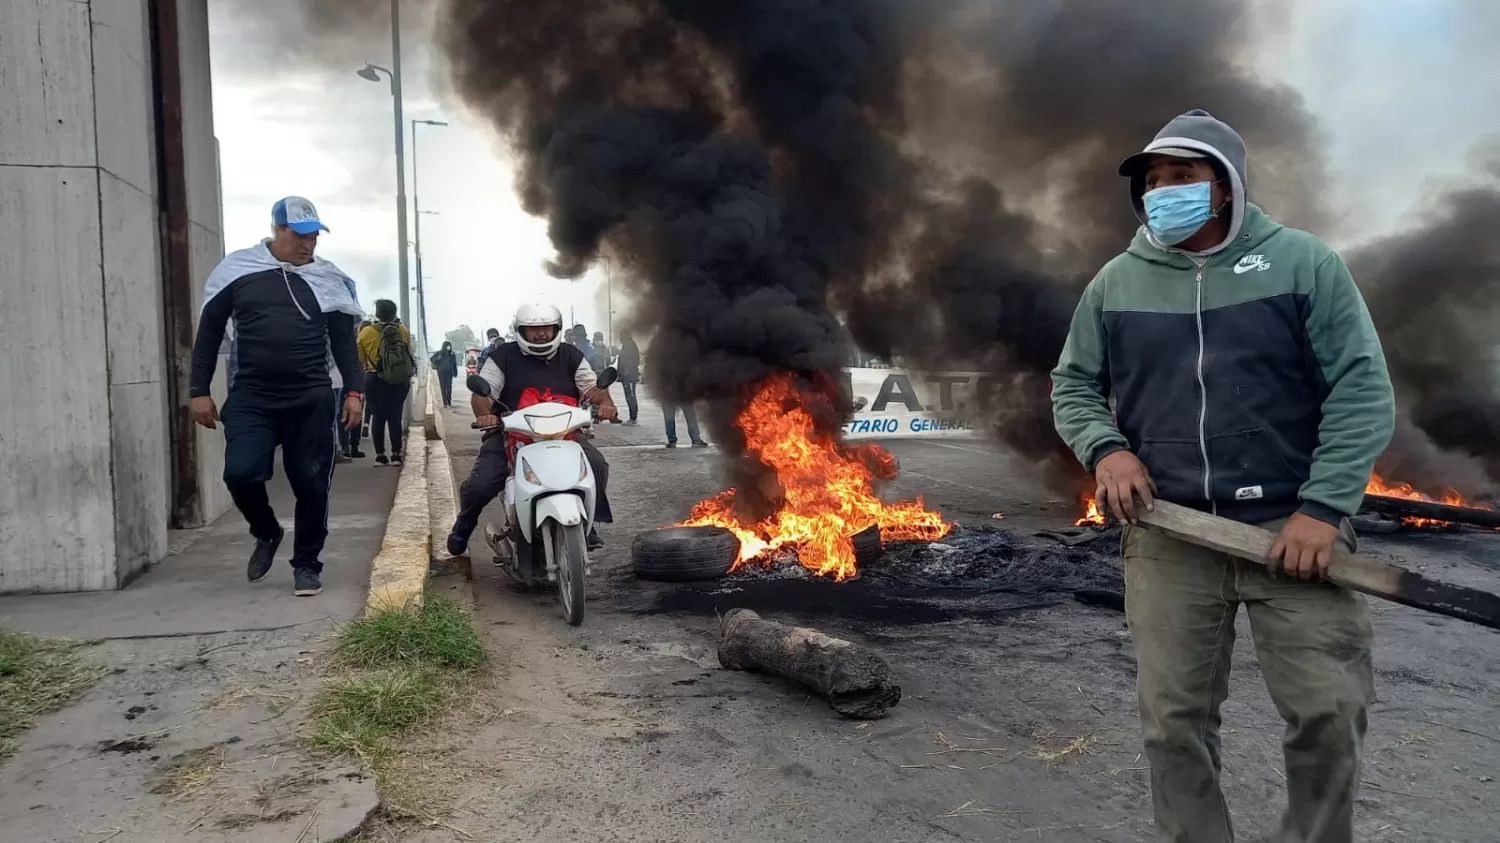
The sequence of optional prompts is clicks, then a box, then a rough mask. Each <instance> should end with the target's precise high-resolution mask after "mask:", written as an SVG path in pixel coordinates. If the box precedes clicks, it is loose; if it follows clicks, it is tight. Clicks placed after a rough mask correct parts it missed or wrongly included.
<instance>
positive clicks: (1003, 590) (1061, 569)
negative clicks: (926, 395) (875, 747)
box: [620, 525, 1124, 625]
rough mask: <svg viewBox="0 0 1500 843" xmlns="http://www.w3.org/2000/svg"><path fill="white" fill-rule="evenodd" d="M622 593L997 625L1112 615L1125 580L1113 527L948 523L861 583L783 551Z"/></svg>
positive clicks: (895, 620)
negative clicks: (1018, 619) (1096, 612)
mask: <svg viewBox="0 0 1500 843" xmlns="http://www.w3.org/2000/svg"><path fill="white" fill-rule="evenodd" d="M620 587H621V590H622V597H623V602H624V603H625V606H626V608H627V609H629V610H631V611H637V612H641V613H648V612H649V613H657V612H668V613H684V614H702V615H713V614H716V613H722V612H724V611H726V610H728V609H734V608H747V609H753V610H757V611H762V612H772V613H776V614H783V615H788V616H791V617H796V618H802V619H817V618H827V617H830V616H836V617H838V618H840V619H841V620H844V621H849V622H851V623H856V624H858V623H861V622H863V623H873V624H879V625H892V624H925V623H940V622H943V621H948V620H957V619H961V618H972V619H986V618H995V619H998V618H1001V617H1004V616H1007V615H1010V614H1013V613H1015V612H1017V611H1022V610H1026V609H1040V608H1046V607H1049V606H1055V605H1057V604H1059V603H1064V602H1071V601H1074V600H1081V601H1083V602H1087V603H1092V604H1097V605H1104V606H1107V607H1110V608H1116V609H1118V608H1120V607H1121V606H1122V605H1123V598H1122V597H1120V595H1121V593H1122V592H1123V591H1124V579H1123V573H1122V568H1121V565H1120V530H1119V529H1118V528H1116V527H1082V528H1075V529H1072V530H1067V531H1056V532H1047V533H1044V534H1039V535H1025V534H1022V533H1018V532H1016V531H1014V530H1008V529H1004V528H999V527H990V526H979V527H966V526H963V525H955V526H954V528H953V530H952V532H951V533H949V534H948V535H947V536H945V537H944V538H943V539H942V540H941V541H935V542H927V541H893V542H886V544H885V547H884V553H882V554H880V555H879V556H877V557H875V558H874V559H871V560H869V561H867V562H862V563H861V566H860V573H859V576H858V578H856V579H851V580H848V581H846V582H842V583H835V582H833V581H832V580H830V579H827V578H823V577H819V576H817V574H815V573H814V572H812V571H811V570H809V569H808V568H806V567H804V566H803V565H802V564H801V563H799V562H798V561H797V557H796V553H795V551H787V552H783V553H779V554H777V555H776V556H773V557H771V558H770V559H769V561H755V562H752V563H750V564H747V565H745V566H742V567H741V568H739V569H738V570H736V571H735V572H733V573H731V574H729V575H728V576H725V577H723V578H722V579H718V580H712V581H709V582H698V583H678V584H673V585H672V586H670V587H662V586H660V585H657V584H648V583H644V582H641V581H639V580H636V579H635V578H634V577H632V576H629V575H624V576H622V578H621V582H620Z"/></svg>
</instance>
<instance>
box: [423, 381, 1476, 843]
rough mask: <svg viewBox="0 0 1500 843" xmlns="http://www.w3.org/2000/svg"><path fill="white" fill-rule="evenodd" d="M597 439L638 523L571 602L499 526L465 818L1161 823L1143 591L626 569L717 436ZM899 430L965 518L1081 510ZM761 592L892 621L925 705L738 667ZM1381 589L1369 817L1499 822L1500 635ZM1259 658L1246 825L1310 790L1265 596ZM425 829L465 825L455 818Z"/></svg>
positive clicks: (947, 825)
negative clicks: (799, 683) (990, 589)
mask: <svg viewBox="0 0 1500 843" xmlns="http://www.w3.org/2000/svg"><path fill="white" fill-rule="evenodd" d="M466 421H467V420H466V419H464V418H463V417H462V416H461V415H455V416H454V418H453V420H452V421H451V422H450V423H449V425H448V430H449V431H454V432H455V435H454V437H453V441H451V442H450V449H451V451H452V453H453V459H454V463H455V469H456V474H457V475H458V477H459V478H460V479H461V478H462V476H463V475H464V474H465V473H466V472H467V470H468V466H469V464H470V462H471V460H472V456H473V453H474V451H475V449H476V448H477V441H476V440H475V439H474V438H473V437H472V436H471V435H470V432H469V431H468V429H467V425H466ZM684 439H685V436H684ZM596 441H597V443H598V444H599V445H600V446H601V447H603V448H604V450H605V453H606V455H607V456H608V458H609V461H610V464H611V472H612V485H611V496H612V499H613V501H614V507H615V513H616V523H614V524H612V525H607V526H605V527H604V528H603V529H602V533H603V535H604V537H605V539H606V541H607V542H608V546H607V547H606V548H605V550H604V551H603V552H602V553H601V554H598V555H596V557H595V567H596V574H595V576H594V578H593V579H592V580H591V581H590V583H589V589H590V593H589V602H588V611H589V616H588V618H587V620H586V621H585V623H584V625H583V626H582V627H580V628H576V629H574V628H569V627H567V626H566V625H565V624H564V623H563V621H562V619H561V615H560V612H559V611H558V609H557V606H556V599H555V596H553V595H550V594H541V595H534V594H520V593H518V592H516V591H515V590H514V589H512V588H511V587H510V586H509V585H508V584H507V583H506V582H505V581H503V580H501V579H500V578H499V577H498V576H497V575H496V574H495V573H494V571H493V569H491V568H490V566H488V565H487V564H485V560H484V559H483V557H484V556H485V555H486V553H485V551H484V549H483V548H482V547H477V548H476V549H475V552H476V561H475V567H476V570H477V571H478V572H479V579H478V580H477V581H476V583H475V592H476V601H477V604H478V612H479V615H480V618H481V619H482V621H483V624H484V626H485V628H486V629H487V631H488V633H489V635H490V638H491V644H492V647H493V650H494V652H495V653H496V654H497V655H496V659H497V662H498V663H499V665H500V670H499V673H500V678H499V680H498V684H497V686H496V688H495V689H494V691H493V693H495V694H497V695H498V696H499V697H500V701H499V702H498V703H497V705H500V706H504V711H505V712H506V716H504V717H498V718H495V719H493V720H492V721H491V722H489V723H488V724H487V725H484V726H483V727H482V728H480V729H479V730H478V732H477V733H476V734H475V735H474V736H473V741H472V743H470V744H468V745H466V746H465V747H463V748H462V749H461V750H460V753H461V756H462V757H461V758H459V759H458V760H459V761H461V762H463V763H468V764H471V765H477V764H480V763H483V764H484V765H485V769H486V770H487V773H486V775H485V776H483V777H471V778H467V779H465V780H464V785H463V786H464V787H465V788H466V790H465V792H464V793H463V795H462V798H461V799H460V800H458V801H459V804H461V805H462V806H463V808H462V810H461V811H460V812H459V814H457V815H455V816H454V817H453V818H451V821H452V823H453V825H455V826H458V827H460V828H464V829H467V831H468V833H470V834H475V833H477V834H479V835H480V839H492V840H541V841H553V840H555V841H565V840H566V841H574V840H579V839H593V840H618V841H673V843H679V842H680V843H692V842H694V841H704V842H705V843H707V841H722V840H728V839H735V840H745V841H767V842H768V843H771V842H772V841H774V843H800V841H818V843H840V842H841V841H848V842H849V843H868V841H876V840H878V841H891V842H892V843H927V841H943V840H993V841H1011V840H1048V841H1067V843H1072V842H1073V841H1080V842H1081V841H1110V842H1111V843H1113V842H1114V841H1138V840H1146V839H1149V831H1150V793H1149V787H1148V779H1147V771H1146V765H1145V762H1144V760H1143V759H1142V758H1141V756H1140V752H1139V748H1138V747H1139V728H1138V724H1137V720H1136V714H1135V692H1134V681H1135V677H1134V658H1133V655H1132V650H1131V646H1130V640H1129V636H1128V634H1127V632H1126V631H1125V630H1124V628H1123V624H1122V617H1121V615H1120V614H1118V613H1116V612H1112V611H1108V610H1104V609H1095V608H1089V607H1085V606H1082V605H1078V604H1075V603H1073V602H1071V601H1068V600H1064V601H1061V602H1056V604H1055V605H1050V606H1048V607H1046V608H1030V609H1013V608H998V609H997V608H996V607H997V606H1002V607H1003V606H1007V605H1009V604H1006V603H1003V602H1002V601H999V600H998V596H997V595H988V596H986V595H977V596H972V597H963V596H960V597H958V598H952V597H951V595H950V599H947V600H946V601H944V603H943V606H944V610H943V611H935V612H932V613H929V614H925V615H924V614H923V613H921V612H913V611H911V607H912V605H914V604H913V601H912V600H911V599H908V598H910V597H911V596H910V595H898V594H889V593H882V592H881V591H880V589H878V588H876V587H874V586H873V585H872V584H870V583H868V582H866V581H865V580H861V581H858V582H855V583H848V584H843V585H835V584H833V583H825V582H814V583H805V582H792V581H788V582H786V583H785V584H784V587H783V585H782V584H780V583H770V584H764V583H762V584H759V586H758V587H757V588H754V589H735V588H723V589H720V590H718V591H714V590H711V589H703V588H701V587H700V588H699V589H698V590H696V591H694V590H689V589H684V588H683V587H672V586H663V585H655V584H646V583H642V582H640V581H638V580H636V579H635V578H633V577H632V576H630V575H629V572H628V571H629V546H630V540H631V538H632V536H633V535H634V534H635V533H636V532H638V531H640V530H645V529H651V528H654V527H657V526H660V525H663V524H667V523H671V522H672V521H674V520H676V519H679V518H681V517H682V516H683V515H685V514H686V513H687V511H688V508H689V507H690V506H691V505H692V503H693V502H695V501H696V500H698V499H700V498H702V497H705V496H707V495H709V494H711V493H713V492H715V491H718V490H719V489H720V488H721V486H720V482H721V481H720V479H719V477H720V475H719V471H718V462H717V461H718V452H717V450H716V449H713V450H708V451H702V450H696V451H695V450H685V449H678V450H675V451H668V450H664V449H663V448H662V447H661V444H662V443H663V441H664V437H663V436H662V434H661V427H660V415H659V412H657V411H656V410H655V408H654V407H651V406H648V407H647V408H645V410H644V411H643V416H642V424H641V425H640V426H639V427H625V426H605V427H603V428H602V429H601V430H600V431H599V433H598V438H597V440H596ZM888 447H889V448H890V450H891V451H892V452H893V453H895V454H896V456H897V457H898V458H899V459H900V461H901V465H902V475H901V477H900V479H899V480H897V481H896V482H895V483H894V484H893V488H892V489H891V490H890V491H891V494H893V495H897V496H915V495H922V496H924V498H925V500H926V502H927V503H928V504H929V505H931V506H935V507H937V508H938V509H940V510H942V511H943V512H944V513H945V514H947V515H948V516H949V517H950V518H952V519H954V520H956V521H959V522H962V523H966V524H973V525H986V526H995V525H1001V526H1007V527H1010V528H1013V529H1016V530H1018V531H1020V532H1023V533H1029V532H1031V531H1033V530H1035V529H1037V528H1039V527H1048V526H1050V527H1057V526H1063V525H1066V524H1067V523H1068V522H1070V521H1071V519H1072V518H1073V517H1074V516H1075V515H1076V513H1075V511H1074V510H1075V509H1076V505H1075V504H1073V503H1071V502H1067V501H1049V500H1047V498H1049V497H1052V496H1050V495H1045V494H1040V495H1039V494H1038V493H1037V492H1036V491H1035V490H1036V489H1037V488H1039V486H1038V485H1037V484H1036V478H1035V477H1034V476H1032V475H1031V474H1030V472H1029V471H1028V470H1027V467H1026V466H1025V465H1023V464H1018V463H1017V462H1016V461H1015V460H1014V459H1010V458H1007V457H1005V456H1003V455H1002V454H1000V453H999V452H997V451H996V450H995V449H994V448H991V447H990V446H988V445H987V444H985V443H982V442H976V441H962V440H942V441H932V440H897V441H892V442H890V443H888ZM1039 498H1040V499H1039ZM995 513H1004V514H1005V516H1006V517H1005V519H1004V520H1001V521H997V520H995V519H994V518H993V517H992V516H993V515H994V514H995ZM1497 549H1500V536H1497V535H1488V534H1484V535H1478V534H1473V533H1470V534H1464V535H1461V536H1458V535H1422V536H1408V537H1399V538H1394V539H1386V540H1383V541H1382V542H1381V543H1380V544H1379V545H1372V546H1370V547H1367V548H1366V550H1367V551H1370V552H1373V553H1375V554H1377V555H1380V554H1385V555H1396V556H1399V557H1400V558H1402V559H1404V560H1406V561H1407V562H1408V563H1409V564H1412V565H1413V566H1414V567H1419V568H1422V569H1424V570H1425V571H1427V572H1428V573H1432V574H1436V575H1438V576H1442V577H1447V578H1449V579H1452V580H1455V581H1459V582H1465V583H1468V584H1476V585H1482V586H1485V587H1488V588H1495V589H1500V566H1497V564H1496V558H1497V557H1496V550H1497ZM1054 602H1055V601H1054ZM736 606H750V607H752V608H756V609H757V610H759V611H761V612H762V613H763V614H767V615H772V616H779V617H782V618H784V619H788V620H793V621H796V622H800V623H808V624H812V625H816V626H817V627H819V628H820V629H822V630H824V631H825V632H828V633H830V634H833V635H839V636H842V637H846V638H849V639H851V640H855V641H858V642H861V643H864V644H867V645H870V646H872V647H874V648H875V649H876V650H877V651H879V652H880V653H881V654H883V655H884V656H885V657H886V658H887V659H888V660H889V661H890V663H891V665H892V667H893V669H894V670H895V671H896V672H897V673H898V674H899V676H900V679H901V681H902V684H903V687H904V690H905V697H904V699H903V701H902V703H901V705H900V706H898V707H897V708H896V709H895V710H894V712H893V713H892V715H891V716H890V717H889V718H887V719H885V720H882V721H878V722H873V723H858V722H853V721H848V720H844V719H841V718H840V717H838V716H837V715H836V714H834V713H833V712H832V711H831V710H829V709H828V708H827V706H826V704H823V703H821V702H820V701H819V700H817V699H813V698H809V697H808V695H807V694H806V693H805V692H803V691H800V690H798V689H797V688H795V687H792V686H789V685H787V684H785V683H782V682H779V681H776V680H771V679H767V678H765V677H760V676H754V675H748V674H743V673H734V672H729V671H725V670H721V669H719V667H718V665H717V662H716V660H715V657H714V649H713V632H714V629H715V618H714V613H715V612H722V611H725V610H728V609H731V608H735V607H736ZM955 606H958V607H959V608H958V609H956V610H955V608H954V607H955ZM1373 609H1374V615H1375V618H1376V629H1377V635H1378V642H1377V653H1376V664H1377V674H1378V680H1377V681H1378V686H1379V694H1380V699H1379V702H1378V703H1377V704H1376V706H1375V708H1374V710H1373V712H1372V723H1371V734H1370V739H1369V746H1368V749H1369V752H1368V756H1367V762H1366V766H1365V773H1364V781H1365V787H1364V789H1363V790H1362V793H1361V796H1360V800H1359V808H1358V831H1357V839H1359V840H1361V841H1398V840H1399V841H1418V840H1421V841H1447V842H1449V843H1466V842H1467V841H1473V843H1480V841H1493V840H1496V839H1497V835H1496V833H1495V830H1494V823H1493V820H1492V819H1491V816H1492V814H1493V811H1492V810H1491V809H1489V808H1488V807H1487V803H1488V802H1489V801H1490V800H1491V799H1492V798H1493V797H1494V795H1495V792H1496V788H1497V787H1500V785H1497V784H1496V783H1495V782H1494V781H1493V778H1492V777H1500V772H1497V770H1496V767H1497V763H1496V761H1497V759H1500V729H1497V728H1496V726H1497V723H1500V703H1497V700H1500V695H1497V691H1500V669H1497V666H1496V659H1495V654H1496V652H1497V649H1496V645H1497V639H1496V638H1495V634H1494V633H1491V632H1489V631H1487V630H1482V629H1479V628H1476V627H1472V626H1468V625H1465V624H1463V623H1460V622H1457V621H1450V620H1447V619H1442V618H1436V617H1431V616H1427V615H1424V614H1422V613H1420V612H1417V611H1415V610H1410V609H1405V608H1402V607H1397V606H1392V605H1387V604H1379V605H1375V606H1373ZM1234 670H1235V673H1234V676H1233V679H1232V693H1231V697H1230V700H1229V702H1228V703H1227V704H1226V705H1225V708H1224V719H1225V728H1224V756H1225V771H1224V788H1225V791H1226V794H1227V798H1228V800H1229V803H1230V806H1231V809H1232V811H1233V813H1234V816H1235V821H1236V826H1237V831H1238V832H1239V835H1238V836H1239V839H1242V840H1251V841H1258V840H1269V839H1270V835H1271V834H1272V832H1273V831H1274V829H1275V824H1276V822H1277V820H1278V816H1279V812H1280V810H1281V806H1282V804H1283V803H1284V794H1283V787H1284V779H1283V777H1282V772H1281V768H1282V762H1281V755H1280V738H1281V732H1282V725H1281V721H1280V719H1279V717H1278V716H1277V714H1276V712H1275V710H1274V708H1273V707H1272V705H1271V702H1270V700H1269V698H1268V696H1267V694H1266V692H1265V690H1264V687H1263V685H1262V682H1261V677H1260V675H1259V669H1258V666H1257V663H1256V659H1255V655H1254V651H1253V649H1252V647H1251V646H1250V637H1249V630H1248V628H1247V627H1246V626H1245V625H1244V621H1243V618H1242V620H1241V628H1240V642H1239V644H1238V646H1237V649H1236V653H1235V666H1234ZM417 839H420V840H424V841H426V840H431V841H438V840H449V839H455V840H456V839H465V838H463V837H462V836H460V835H458V834H456V833H453V832H450V831H447V830H444V829H441V828H439V829H434V830H432V831H428V832H424V833H423V834H422V835H420V836H419V838H417Z"/></svg>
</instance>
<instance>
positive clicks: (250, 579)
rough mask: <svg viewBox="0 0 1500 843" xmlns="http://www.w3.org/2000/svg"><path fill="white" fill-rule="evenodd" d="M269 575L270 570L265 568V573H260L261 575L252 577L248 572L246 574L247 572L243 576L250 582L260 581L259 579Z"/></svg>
mask: <svg viewBox="0 0 1500 843" xmlns="http://www.w3.org/2000/svg"><path fill="white" fill-rule="evenodd" d="M270 575H271V571H270V569H267V570H266V572H265V573H264V574H261V575H260V576H258V577H252V576H250V575H249V574H248V573H247V574H246V576H245V578H246V579H248V580H249V581H251V582H260V581H261V580H263V579H265V578H266V577H268V576H270Z"/></svg>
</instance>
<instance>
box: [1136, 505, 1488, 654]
mask: <svg viewBox="0 0 1500 843" xmlns="http://www.w3.org/2000/svg"><path fill="white" fill-rule="evenodd" d="M1135 509H1136V513H1137V515H1138V517H1139V519H1140V523H1141V525H1142V526H1144V527H1146V528H1147V529H1150V530H1155V531H1156V532H1159V533H1162V534H1164V535H1168V536H1171V537H1173V538H1175V539H1181V540H1182V541H1185V542H1190V543H1192V544H1196V545H1198V546H1199V547H1206V548H1208V549H1210V550H1217V551H1219V552H1220V553H1227V554H1229V555H1230V556H1234V557H1237V558H1240V559H1245V560H1248V561H1250V562H1258V563H1260V564H1265V563H1266V558H1267V557H1268V556H1269V555H1270V553H1271V545H1272V544H1273V543H1274V542H1275V541H1276V535H1275V534H1274V533H1272V532H1270V531H1268V530H1262V529H1261V528H1259V527H1256V526H1255V525H1253V524H1241V523H1240V522H1238V521H1230V520H1229V519H1228V518H1220V517H1218V516H1216V515H1209V514H1208V513H1206V512H1199V511H1197V510H1195V509H1188V508H1187V507H1185V506H1178V505H1177V504H1174V503H1168V502H1167V501H1157V502H1156V509H1155V511H1152V512H1147V511H1146V510H1145V508H1144V507H1142V506H1141V505H1140V503H1139V502H1137V504H1136V508H1135ZM1328 579H1329V580H1330V581H1332V582H1335V583H1337V584H1339V585H1341V586H1343V587H1345V588H1348V589H1351V590H1353V591H1359V592H1363V593H1365V594H1368V595H1371V596H1372V597H1379V598H1382V599H1384V600H1389V601H1391V602H1393V603H1400V604H1401V605H1403V606H1411V607H1413V608H1416V609H1422V610H1424V611H1428V612H1433V613H1436V614H1439V615H1447V616H1448V617H1450V618H1458V619H1459V620H1465V621H1468V622H1470V623H1476V624H1479V625H1480V626H1487V627H1489V628H1490V629H1500V595H1496V594H1492V593H1490V592H1488V591H1480V590H1479V589H1477V588H1468V587H1466V586H1461V585H1450V584H1449V583H1445V582H1439V581H1437V580H1433V579H1428V578H1427V577H1424V576H1422V575H1421V574H1418V573H1416V572H1415V571H1409V570H1407V569H1405V568H1402V567H1399V566H1396V565H1388V564H1386V563H1384V562H1377V561H1375V560H1373V559H1367V558H1365V557H1363V556H1359V555H1357V554H1353V553H1350V552H1348V551H1347V550H1345V549H1343V548H1342V547H1337V546H1336V547H1335V548H1334V552H1333V561H1332V562H1331V563H1329V570H1328Z"/></svg>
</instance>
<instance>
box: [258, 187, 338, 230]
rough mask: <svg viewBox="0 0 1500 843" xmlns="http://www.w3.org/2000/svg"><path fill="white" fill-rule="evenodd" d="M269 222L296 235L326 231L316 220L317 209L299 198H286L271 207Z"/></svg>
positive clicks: (320, 221) (325, 227) (321, 223)
mask: <svg viewBox="0 0 1500 843" xmlns="http://www.w3.org/2000/svg"><path fill="white" fill-rule="evenodd" d="M271 222H273V223H275V224H276V225H284V226H287V227H288V228H290V229H291V230H293V231H295V232H297V233H298V234H314V233H317V232H319V231H327V230H328V226H326V225H324V224H323V222H322V220H320V219H318V209H317V208H315V207H313V203H311V202H309V201H307V200H306V199H303V198H302V197H301V196H288V197H287V198H285V199H282V200H281V201H279V202H277V203H276V204H275V205H272V206H271Z"/></svg>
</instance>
